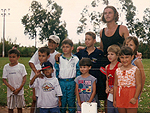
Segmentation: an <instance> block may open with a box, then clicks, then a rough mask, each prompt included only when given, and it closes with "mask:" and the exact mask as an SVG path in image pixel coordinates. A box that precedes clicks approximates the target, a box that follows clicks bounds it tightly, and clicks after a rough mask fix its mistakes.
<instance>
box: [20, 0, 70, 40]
mask: <svg viewBox="0 0 150 113" xmlns="http://www.w3.org/2000/svg"><path fill="white" fill-rule="evenodd" d="M47 2H48V3H47V5H46V8H45V9H44V8H43V7H42V5H41V3H40V2H37V1H32V3H31V7H30V9H29V11H30V12H29V13H28V14H26V15H25V16H23V18H22V24H23V25H24V27H25V30H24V33H25V35H27V34H28V35H29V38H31V39H35V38H36V37H37V35H39V40H40V41H41V42H42V43H43V40H46V39H48V37H49V36H50V35H57V36H59V37H60V40H61V41H62V40H63V39H65V38H66V37H67V35H68V34H67V30H66V28H65V27H66V23H65V22H62V21H60V17H61V14H62V7H61V6H59V5H57V3H56V2H54V1H51V0H47ZM37 33H38V34H37Z"/></svg>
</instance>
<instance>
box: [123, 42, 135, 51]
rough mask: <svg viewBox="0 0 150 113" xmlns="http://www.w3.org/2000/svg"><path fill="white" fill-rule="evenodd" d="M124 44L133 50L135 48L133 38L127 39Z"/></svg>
mask: <svg viewBox="0 0 150 113" xmlns="http://www.w3.org/2000/svg"><path fill="white" fill-rule="evenodd" d="M125 46H128V47H130V48H131V49H132V50H133V51H134V50H135V48H136V45H135V43H134V41H133V40H130V41H129V40H127V41H126V44H125Z"/></svg>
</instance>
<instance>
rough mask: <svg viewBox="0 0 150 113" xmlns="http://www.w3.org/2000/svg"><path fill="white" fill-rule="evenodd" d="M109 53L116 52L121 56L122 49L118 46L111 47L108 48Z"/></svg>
mask: <svg viewBox="0 0 150 113" xmlns="http://www.w3.org/2000/svg"><path fill="white" fill-rule="evenodd" d="M107 52H114V53H115V54H116V55H119V52H120V47H119V46H118V45H115V44H114V45H111V46H109V47H108V48H107Z"/></svg>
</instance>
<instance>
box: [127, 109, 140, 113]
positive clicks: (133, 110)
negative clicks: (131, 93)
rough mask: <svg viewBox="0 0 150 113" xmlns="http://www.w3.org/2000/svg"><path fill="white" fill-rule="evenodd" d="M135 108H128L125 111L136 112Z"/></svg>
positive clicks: (128, 112)
mask: <svg viewBox="0 0 150 113" xmlns="http://www.w3.org/2000/svg"><path fill="white" fill-rule="evenodd" d="M137 110H138V109H137V108H128V109H127V113H137Z"/></svg>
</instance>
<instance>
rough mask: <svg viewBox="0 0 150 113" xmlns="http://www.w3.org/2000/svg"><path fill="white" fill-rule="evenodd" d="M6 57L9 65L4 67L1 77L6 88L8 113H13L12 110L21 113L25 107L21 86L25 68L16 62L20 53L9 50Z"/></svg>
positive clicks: (23, 82) (24, 79)
mask: <svg viewBox="0 0 150 113" xmlns="http://www.w3.org/2000/svg"><path fill="white" fill-rule="evenodd" d="M8 57H9V61H10V63H8V64H6V65H5V66H4V68H3V77H2V78H3V82H4V84H5V85H6V86H7V107H8V113H13V109H14V108H17V110H18V113H22V108H23V107H24V106H25V99H24V88H23V86H24V84H25V82H26V75H27V72H26V69H25V66H24V65H23V64H21V63H19V62H18V59H19V58H20V52H19V51H18V50H17V49H11V50H9V51H8ZM6 79H7V80H6Z"/></svg>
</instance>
